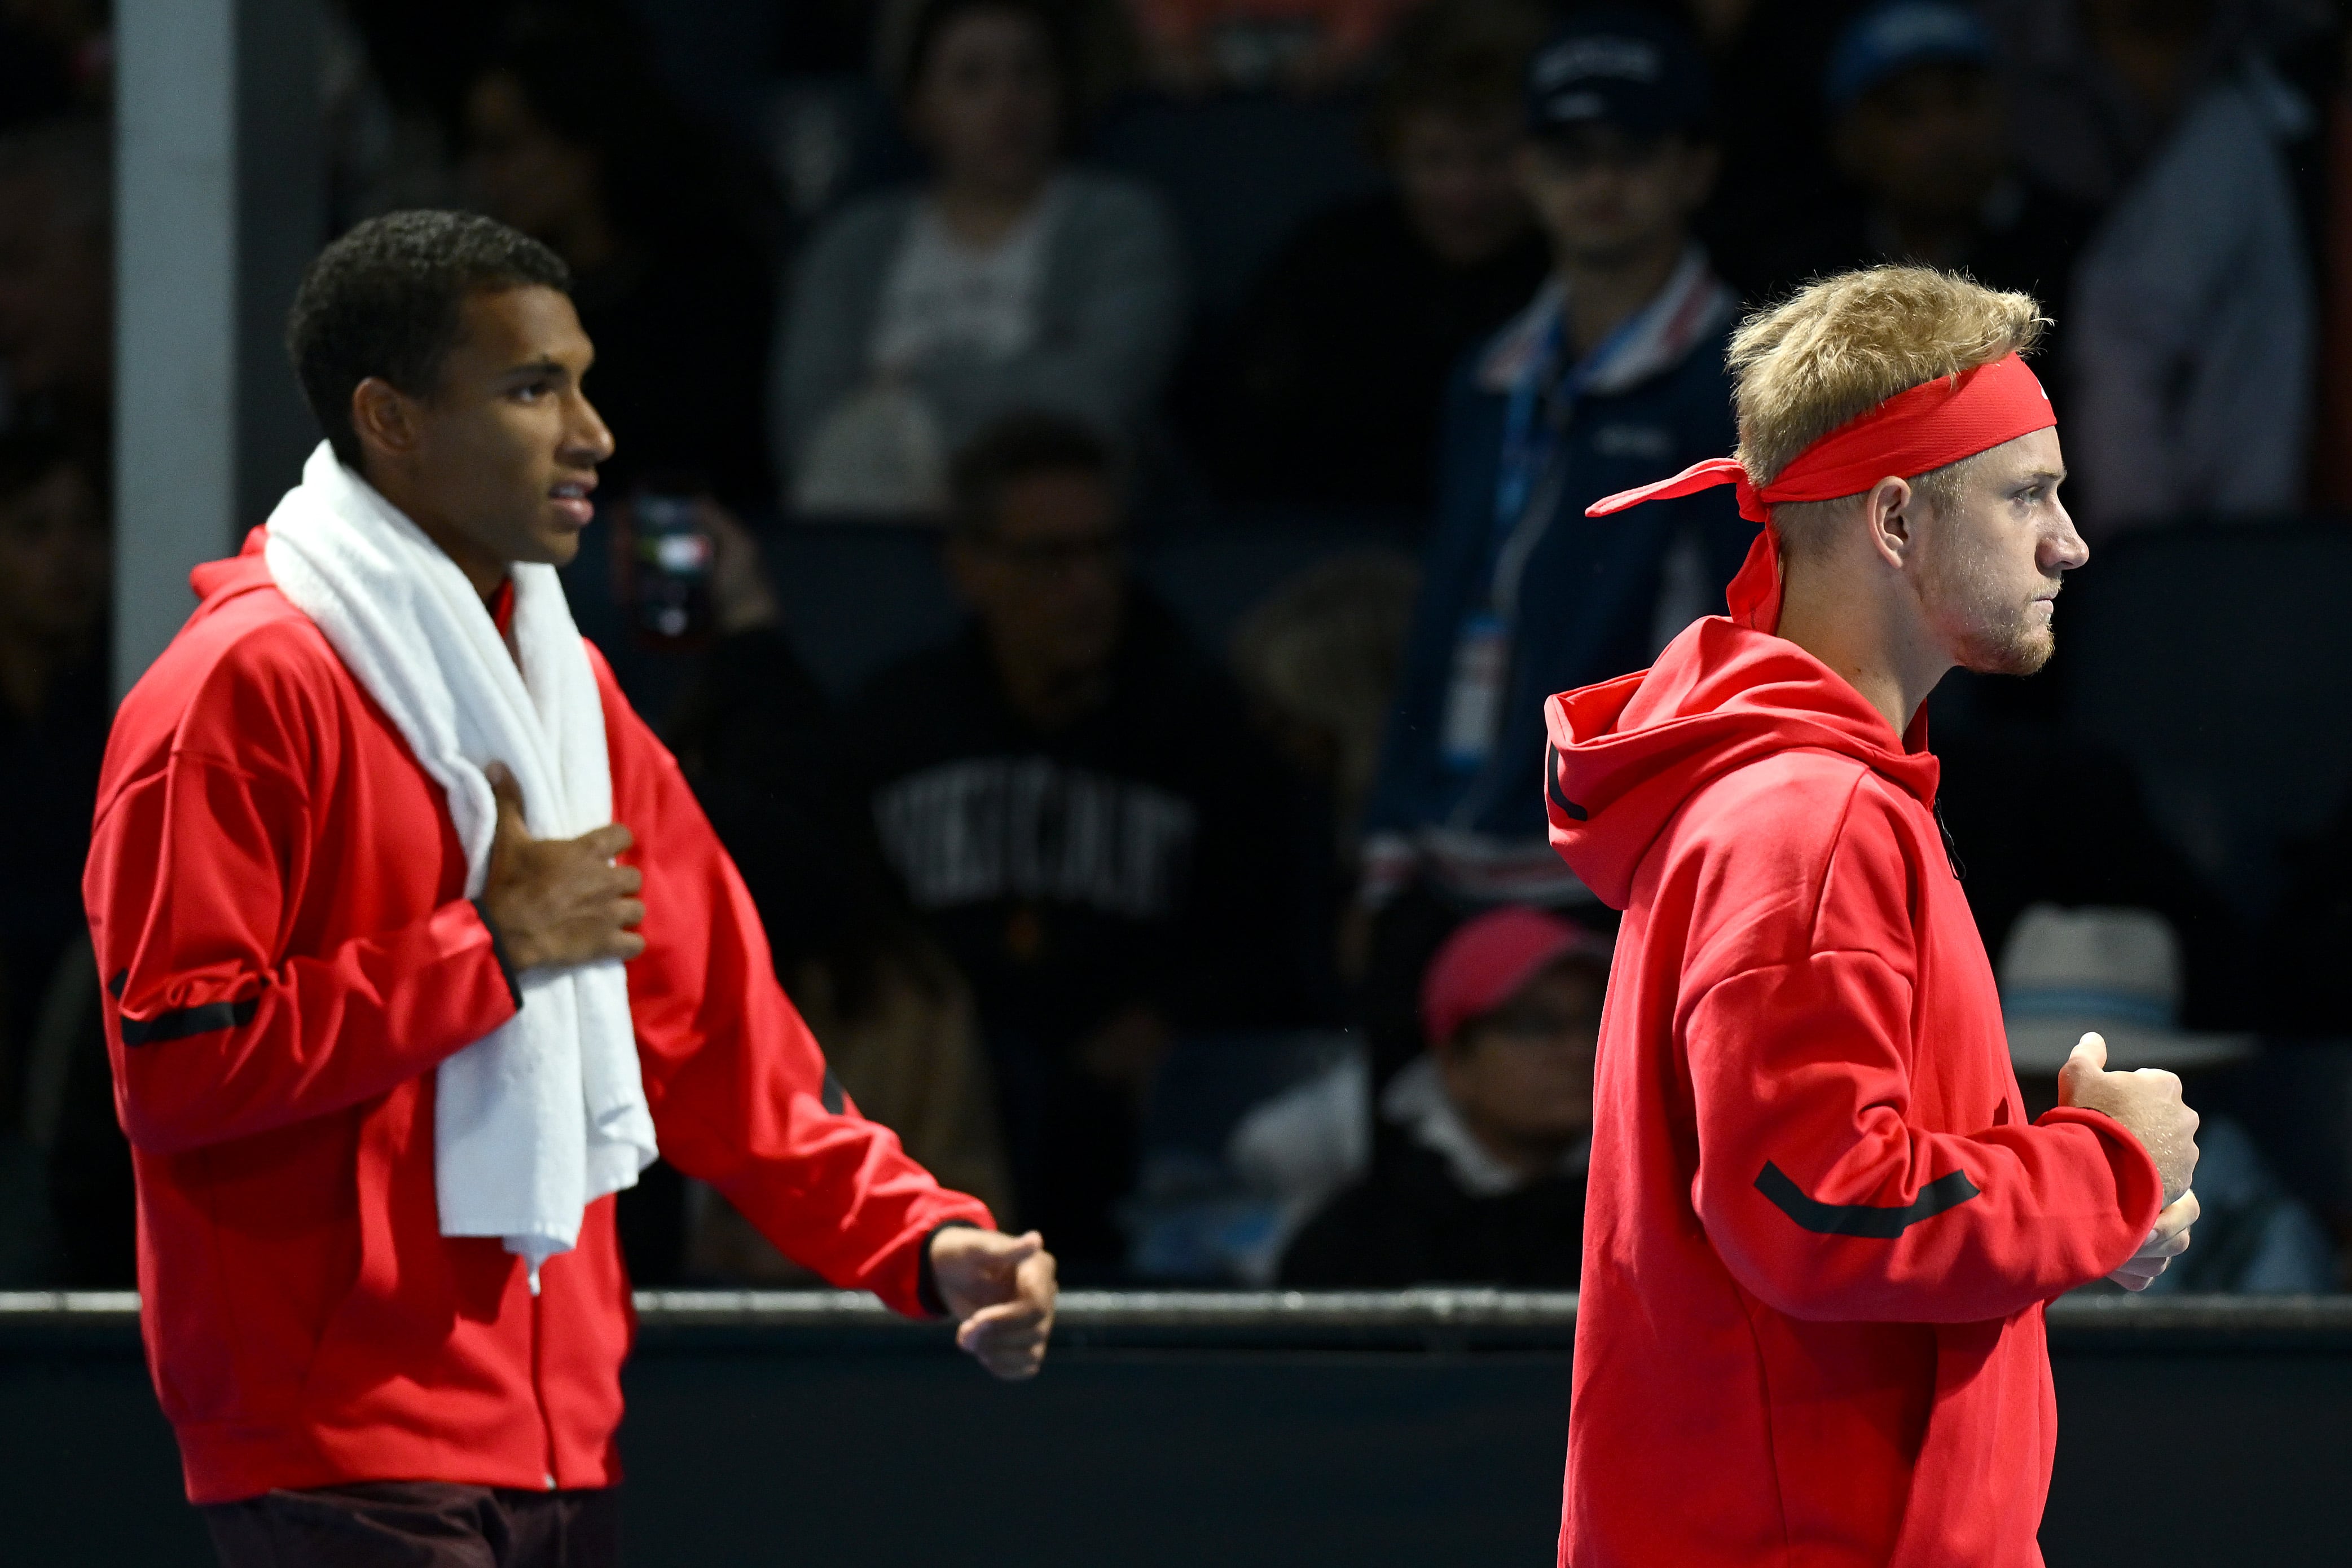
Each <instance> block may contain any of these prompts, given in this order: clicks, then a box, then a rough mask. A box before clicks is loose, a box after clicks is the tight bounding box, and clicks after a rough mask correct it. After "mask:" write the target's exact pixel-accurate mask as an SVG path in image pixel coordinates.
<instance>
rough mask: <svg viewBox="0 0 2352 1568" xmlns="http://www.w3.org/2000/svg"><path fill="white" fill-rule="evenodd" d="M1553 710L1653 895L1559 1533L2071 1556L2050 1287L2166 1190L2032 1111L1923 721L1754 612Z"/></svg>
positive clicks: (1557, 754)
mask: <svg viewBox="0 0 2352 1568" xmlns="http://www.w3.org/2000/svg"><path fill="white" fill-rule="evenodd" d="M1549 720H1550V731H1551V737H1552V744H1553V749H1554V757H1553V760H1552V766H1551V768H1550V769H1549V772H1550V779H1549V794H1550V806H1551V821H1552V841H1553V843H1554V845H1555V846H1556V847H1557V848H1558V849H1559V852H1560V854H1561V856H1562V857H1563V858H1565V859H1566V860H1567V862H1568V863H1569V865H1570V867H1571V868H1573V869H1574V870H1575V872H1576V873H1577V875H1578V876H1579V877H1580V878H1581V879H1583V881H1584V882H1585V883H1586V885H1588V886H1590V887H1591V889H1592V890H1593V891H1594V892H1596V893H1598V894H1600V895H1601V897H1602V898H1604V899H1606V900H1607V901H1608V902H1609V903H1610V904H1612V905H1614V906H1616V907H1619V908H1622V909H1623V910H1624V911H1625V920H1624V925H1623V928H1622V934H1621V936H1620V937H1619V939H1618V944H1617V956H1616V959H1615V965H1614V967H1613V969H1612V973H1611V975H1610V981H1609V997H1608V1003H1607V1007H1606V1010H1605V1012H1604V1014H1603V1018H1602V1021H1601V1044H1600V1054H1599V1060H1598V1064H1597V1068H1596V1073H1597V1079H1596V1082H1595V1086H1594V1102H1593V1103H1594V1127H1593V1135H1592V1163H1591V1196H1590V1197H1589V1199H1588V1205H1587V1208H1586V1216H1585V1234H1584V1275H1583V1286H1582V1290H1583V1295H1582V1300H1581V1304H1580V1310H1579V1313H1578V1318H1577V1329H1576V1371H1575V1381H1574V1394H1573V1405H1572V1413H1571V1416H1570V1425H1569V1451H1568V1479H1567V1487H1566V1498H1565V1505H1564V1510H1563V1518H1562V1523H1561V1530H1560V1548H1559V1561H1560V1563H1562V1564H1564V1565H1565V1564H1569V1563H1573V1564H1575V1565H1576V1568H1615V1565H1617V1564H1641V1565H1643V1568H1653V1565H1655V1564H1660V1563H1673V1564H1675V1568H1703V1565H1706V1564H1718V1563H1719V1564H1725V1565H1729V1564H1739V1565H1740V1568H1750V1565H1752V1564H1756V1563H1780V1564H1788V1565H1791V1568H1794V1565H1797V1564H1803V1565H1806V1568H1814V1565H1821V1568H1828V1565H1831V1564H1837V1565H1845V1564H1853V1565H1855V1568H1860V1565H1862V1564H1865V1563H1866V1564H1872V1565H1877V1564H1885V1563H1893V1564H1897V1565H1901V1568H1946V1565H1948V1564H1955V1563H1967V1564H1969V1565H1970V1568H2021V1565H2024V1564H2034V1563H2040V1561H2041V1554H2040V1552H2039V1549H2038V1548H2037V1547H2036V1545H2035V1542H2034V1532H2035V1530H2036V1528H2037V1527H2038V1525H2039V1523H2040V1521H2041V1517H2042V1500H2043V1498H2044V1496H2045V1494H2046V1493H2047V1491H2048V1489H2049V1482H2050V1464H2051V1456H2052V1451H2053V1443H2054V1439H2055V1436H2056V1416H2055V1406H2054V1403H2053V1398H2052V1393H2051V1383H2050V1362H2049V1353H2048V1349H2047V1346H2046V1343H2045V1341H2044V1337H2043V1332H2042V1303H2043V1302H2045V1301H2049V1300H2050V1299H2051V1298H2052V1297H2053V1296H2056V1295H2059V1294H2061V1293H2062V1292H2063V1291H2068V1290H2070V1289H2072V1288H2074V1286H2077V1285H2080V1284H2083V1283H2084V1282H2086V1281H2092V1280H2095V1279H2098V1278H2099V1277H2101V1276H2102V1275H2104V1274H2106V1273H2108V1272H2109V1271H2110V1270H2114V1269H2115V1268H2116V1266H2117V1265H2119V1264H2121V1263H2122V1262H2123V1261H2124V1260H2125V1259H2126V1258H2127V1257H2129V1256H2130V1255H2131V1253H2132V1252H2133V1251H2134V1250H2135V1249H2137V1247H2138V1245H2139V1243H2140V1241H2141V1240H2142V1239H2144V1238H2145V1237H2146V1236H2147V1232H2148V1229H2149V1228H2150V1227H2151V1226H2152V1225H2153V1224H2154V1223H2155V1219H2156V1214H2157V1210H2158V1207H2160V1206H2161V1204H2162V1194H2161V1189H2160V1186H2159V1183H2158V1176H2157V1173H2156V1167H2155V1165H2154V1163H2153V1162H2152V1161H2151V1160H2150V1159H2149V1158H2148V1156H2147V1153H2146V1151H2145V1150H2143V1149H2142V1148H2141V1146H2140V1145H2139V1143H2138V1142H2137V1140H2136V1139H2135V1138H2134V1137H2133V1136H2132V1135H2131V1134H2129V1133H2127V1132H2126V1131H2125V1130H2124V1129H2123V1128H2122V1127H2121V1126H2119V1125H2117V1124H2115V1123H2114V1122H2111V1121H2109V1120H2108V1119H2107V1118H2105V1116H2102V1115H2100V1114H2098V1113H2095V1112H2089V1111H2080V1110H2057V1111H2053V1112H2051V1113H2049V1114H2047V1115H2045V1116H2043V1117H2042V1119H2041V1120H2040V1121H2039V1122H2038V1123H2034V1124H2027V1122H2026V1120H2025V1114H2024V1107H2023V1104H2022V1103H2021V1100H2020V1098H2019V1094H2018V1089H2017V1081H2016V1078H2015V1076H2014V1074H2013V1073H2012V1072H2011V1070H2010V1065H2009V1052H2008V1048H2007V1043H2006V1039H2005V1037H2004V1035H2003V1033H2002V1030H2001V1019H2000V996H1999V994H1998V992H1997V991H1996V990H1995V988H1994V985H1993V977H1992V971H1991V968H1990V966H1989V965H1988V964H1987V963H1986V960H1985V953H1984V946H1983V943H1982V941H1981V940H1980V939H1979V936H1978V935H1977V928H1976V925H1975V922H1974V921H1973V919H1971V917H1970V915H1969V907H1968V901H1967V899H1966V897H1965V896H1964V895H1963V894H1962V893H1961V891H1960V884H1959V882H1958V879H1957V878H1956V877H1955V876H1954V874H1953V872H1952V869H1951V866H1950V863H1949V861H1948V856H1947V853H1946V848H1945V843H1944V840H1943V837H1942V833H1941V830H1940V828H1939V825H1938V823H1937V819H1936V817H1935V815H1934V810H1933V806H1934V801H1935V796H1936V780H1937V765H1936V759H1935V758H1933V757H1932V756H1930V755H1928V754H1927V750H1926V749H1925V725H1924V723H1922V724H1921V725H1919V726H1917V727H1915V730H1914V733H1913V735H1912V736H1911V737H1910V738H1909V741H1908V743H1907V744H1898V743H1897V741H1896V739H1895V735H1894V734H1893V733H1892V732H1891V731H1890V730H1889V729H1888V728H1887V727H1886V721H1885V718H1883V717H1882V716H1880V715H1879V714H1878V713H1877V711H1876V710H1875V709H1874V708H1872V707H1871V706H1869V704H1867V703H1866V702H1864V700H1863V698H1862V696H1861V695H1860V694H1859V693H1857V692H1856V691H1855V690H1854V689H1853V687H1852V686H1851V685H1847V684H1846V682H1844V681H1843V680H1842V679H1840V678H1839V677H1838V676H1837V675H1836V674H1833V673H1832V671H1831V670H1830V669H1829V668H1828V667H1827V666H1826V665H1824V664H1822V663H1820V662H1819V661H1818V660H1816V659H1814V658H1813V657H1812V656H1811V654H1809V653H1805V652H1804V651H1803V650H1802V649H1801V648H1799V647H1798V646H1797V645H1796V644H1795V643H1789V642H1786V641H1783V640H1782V639H1780V638H1778V637H1774V636H1771V635H1769V634H1768V633H1765V632H1756V631H1750V630H1747V629H1745V628H1742V627H1739V626H1736V625H1734V624H1733V623H1732V622H1729V621H1727V620H1725V619H1723V618H1721V617H1711V618H1709V619H1707V620H1705V621H1701V622H1697V623H1696V625H1694V626H1692V627H1691V628H1690V629H1689V630H1687V631H1685V632H1684V633H1683V634H1682V635H1681V636H1680V637H1678V638H1676V639H1675V642H1674V643H1673V644H1672V645H1670V646H1669V647H1668V648H1667V649H1666V651H1665V653H1664V654H1663V655H1661V657H1660V658H1659V661H1658V664H1657V666H1656V667H1655V668H1654V669H1653V670H1651V671H1649V672H1647V673H1645V674H1638V675H1629V676H1626V677H1624V678H1622V679H1621V680H1616V681H1612V682H1610V683H1608V684H1606V685H1599V686H1591V687H1588V688H1586V689H1584V690H1582V691H1576V692H1569V693H1566V694H1563V695H1559V696H1557V697H1554V698H1553V699H1552V702H1551V705H1550V709H1549Z"/></svg>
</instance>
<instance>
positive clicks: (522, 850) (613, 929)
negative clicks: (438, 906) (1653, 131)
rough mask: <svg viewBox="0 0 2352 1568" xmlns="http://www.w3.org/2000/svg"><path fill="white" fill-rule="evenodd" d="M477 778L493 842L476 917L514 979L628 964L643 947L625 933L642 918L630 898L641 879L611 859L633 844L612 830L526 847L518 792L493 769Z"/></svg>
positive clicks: (624, 832) (500, 769) (642, 910)
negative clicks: (492, 812) (546, 970)
mask: <svg viewBox="0 0 2352 1568" xmlns="http://www.w3.org/2000/svg"><path fill="white" fill-rule="evenodd" d="M484 771H485V772H486V773H487V774H488V778H489V780H490V793H491V794H493V795H495V796H497V797H498V801H499V826H498V834H497V837H495V838H494V839H492V840H491V841H490V865H489V871H488V875H487V876H486V877H485V879H484V881H483V883H482V912H483V914H484V915H485V916H486V917H487V918H488V921H489V924H490V928H491V929H492V930H493V931H496V932H497V933H498V936H499V941H500V942H501V943H503V944H504V945H505V946H506V953H507V962H508V963H509V964H512V965H513V966H514V967H515V969H516V971H517V972H518V973H520V972H521V971H522V970H525V969H535V968H538V967H540V966H541V965H542V964H555V965H567V964H585V963H589V962H591V961H593V960H594V959H597V958H634V957H635V956H637V955H638V954H640V953H642V952H644V951H645V950H646V939H645V938H644V937H642V936H638V935H637V934H636V932H635V930H633V929H632V927H634V926H635V925H636V924H637V923H638V922H639V921H642V920H643V919H645V917H646V906H645V905H644V904H642V903H640V902H638V899H637V896H636V894H637V890H638V889H639V888H640V887H643V886H644V885H645V878H644V876H643V875H642V874H640V873H638V871H637V870H636V868H635V867H634V866H625V865H614V863H613V857H614V855H617V854H619V853H620V852H622V851H623V850H625V849H627V848H628V847H629V846H630V845H631V844H633V843H635V841H636V840H635V839H634V838H633V837H631V836H630V833H629V830H628V829H626V828H625V827H623V826H621V825H620V824H619V823H618V822H612V823H608V824H606V825H605V826H604V827H601V828H598V829H597V830H596V831H593V832H590V833H583V834H581V835H580V836H579V837H578V838H576V839H534V838H532V837H531V836H530V829H528V828H526V827H524V826H523V821H522V789H521V788H520V786H519V785H517V784H516V783H515V781H514V775H513V774H512V773H509V771H507V769H506V768H505V767H504V766H503V765H501V764H499V763H496V762H493V763H491V764H490V765H489V767H488V768H486V769H484Z"/></svg>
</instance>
